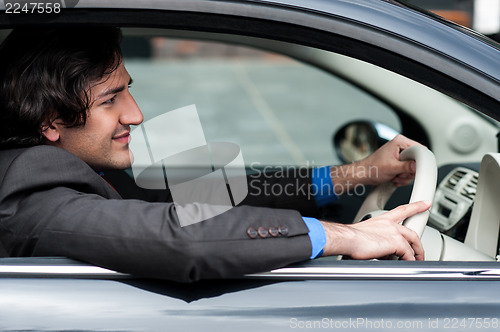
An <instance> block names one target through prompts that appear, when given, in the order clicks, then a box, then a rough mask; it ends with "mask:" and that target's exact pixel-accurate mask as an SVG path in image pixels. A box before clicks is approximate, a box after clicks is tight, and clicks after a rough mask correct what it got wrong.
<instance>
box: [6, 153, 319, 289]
mask: <svg viewBox="0 0 500 332" xmlns="http://www.w3.org/2000/svg"><path fill="white" fill-rule="evenodd" d="M45 148H48V147H45ZM29 150H31V151H29V152H25V153H23V154H21V155H20V156H18V157H17V158H16V159H15V160H14V161H13V162H12V163H11V165H10V166H9V167H8V170H7V172H6V173H5V176H4V179H3V182H2V185H1V187H0V203H1V208H0V227H1V228H2V237H1V241H2V243H3V244H4V247H5V248H6V249H7V251H8V252H9V254H10V255H11V256H65V257H69V258H73V259H77V260H81V261H85V262H88V263H91V264H95V265H98V266H102V267H105V268H109V269H113V270H117V271H120V272H125V273H131V274H135V275H138V276H144V277H151V278H161V279H169V280H174V281H181V282H192V281H196V280H200V279H207V278H208V279H211V278H227V277H232V276H238V275H242V274H245V273H252V272H260V271H265V270H269V269H273V268H277V267H281V266H284V265H287V264H290V263H293V262H297V261H301V260H306V259H308V257H309V255H310V253H311V244H310V240H309V236H308V234H307V233H308V229H307V227H306V225H305V224H304V222H303V221H302V218H301V216H300V214H299V213H298V212H296V211H292V210H280V209H269V208H257V207H249V206H242V207H236V208H233V209H231V210H229V211H227V212H225V213H223V214H221V215H218V216H216V217H213V218H211V219H209V220H205V221H203V222H200V223H197V224H193V225H190V226H185V227H181V226H180V225H179V222H178V220H177V216H176V212H175V207H174V205H173V204H172V203H149V202H144V201H140V200H124V199H121V198H120V197H119V195H118V194H116V193H114V192H113V189H111V187H110V186H109V185H108V184H107V183H106V182H105V181H104V180H103V179H101V178H100V177H99V176H98V175H96V174H95V173H94V172H93V171H92V170H91V169H90V168H89V167H88V166H87V165H86V164H84V163H83V162H82V161H81V160H79V159H78V158H76V157H74V156H72V155H70V154H69V153H67V152H65V151H63V150H59V149H56V148H50V149H48V150H47V149H38V150H37V149H29ZM57 150H59V151H57ZM39 174H43V176H39ZM276 229H278V230H279V232H278V233H276V232H274V230H276ZM253 230H256V231H257V234H256V233H255V232H253ZM270 230H273V232H270ZM271 234H273V235H274V236H273V235H271Z"/></svg>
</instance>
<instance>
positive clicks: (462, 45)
mask: <svg viewBox="0 0 500 332" xmlns="http://www.w3.org/2000/svg"><path fill="white" fill-rule="evenodd" d="M8 3H16V2H9V1H5V4H4V5H3V7H2V4H0V9H2V12H1V13H0V29H1V32H0V33H1V34H2V35H3V36H4V35H6V34H7V33H8V30H9V29H11V28H14V27H17V26H26V25H29V26H38V25H40V26H59V27H61V26H63V27H64V26H71V25H81V26H92V25H111V26H120V27H123V32H124V36H125V39H124V43H129V44H128V45H125V44H124V54H125V63H126V66H127V68H128V70H129V72H130V73H131V75H132V76H133V77H134V80H135V82H136V83H135V85H136V86H137V88H136V87H134V89H136V90H137V91H136V90H133V94H134V96H135V98H136V100H137V101H138V103H139V104H140V105H141V107H142V109H143V111H144V113H145V119H146V121H150V120H154V118H155V117H156V116H158V115H161V114H162V113H163V112H165V111H169V110H174V109H177V108H179V107H183V106H186V105H190V104H193V103H194V104H196V106H197V108H198V111H199V116H200V121H201V124H202V126H203V129H204V131H205V136H206V138H207V140H210V141H230V142H235V143H237V144H238V145H239V146H240V147H241V151H242V152H243V154H244V158H245V164H246V166H247V167H249V168H250V169H252V170H255V171H258V170H260V169H262V167H264V168H265V167H267V166H272V167H282V166H287V165H293V166H307V167H310V166H317V165H325V164H329V163H338V162H340V161H339V160H338V159H336V158H337V155H336V154H335V152H334V149H333V147H332V144H331V139H332V135H333V134H335V133H336V132H338V131H339V130H340V129H341V128H342V127H343V126H344V125H346V124H349V123H352V122H353V121H356V120H363V121H369V122H370V123H375V122H380V123H384V124H385V125H388V126H390V127H392V128H393V129H395V130H397V131H399V132H401V133H403V134H405V135H406V136H408V137H410V138H413V139H415V140H418V141H420V142H422V143H424V144H425V145H427V146H428V147H429V148H430V149H431V150H432V151H433V152H434V154H435V156H436V161H437V166H438V167H439V174H438V181H439V183H441V182H442V181H443V179H448V178H447V176H448V175H449V174H450V172H451V171H452V170H454V169H455V167H456V166H461V167H464V168H466V169H468V170H476V171H479V168H480V167H479V164H480V162H481V159H482V158H483V156H484V155H485V154H487V153H495V152H496V151H497V145H498V143H497V138H496V134H497V133H498V130H499V122H498V121H500V111H499V109H500V108H499V106H500V46H499V45H498V44H496V43H494V42H493V41H490V40H488V39H487V38H485V37H483V36H481V35H479V34H477V33H474V32H473V31H470V30H468V29H466V28H463V27H460V26H458V25H455V24H453V23H451V22H448V21H444V20H441V19H439V18H437V17H435V16H430V15H427V14H425V13H424V12H420V11H416V10H414V9H412V8H409V7H407V6H405V5H404V4H403V3H400V2H397V1H380V0H365V1H355V0H310V1H300V0H264V1H256V0H255V1H252V0H239V1H222V0H220V1H217V0H163V1H161V0H151V1H131V0H130V1H119V2H117V1H90V0H88V1H85V0H80V1H76V2H75V3H73V4H72V5H71V6H70V5H69V2H68V1H66V2H61V4H62V5H63V6H62V7H60V9H61V10H60V12H59V13H57V14H54V13H47V12H45V13H38V14H36V13H33V14H32V13H31V12H29V13H26V12H22V8H23V7H22V6H21V7H20V8H21V9H20V11H19V13H16V12H15V8H14V7H12V5H11V6H8V5H7V4H8ZM47 3H48V2H47ZM53 3H55V2H51V4H50V5H49V7H50V6H52V4H53ZM57 3H59V2H57ZM70 7H71V8H70ZM9 8H10V10H9ZM45 8H46V7H45ZM30 10H31V9H30ZM7 11H9V12H7ZM145 40H146V41H147V43H146V44H144V41H145ZM212 42H217V43H219V48H217V50H216V51H213V50H212V48H210V47H211V46H210V47H209V46H206V45H207V44H204V43H208V44H210V43H212ZM144 45H146V46H144ZM151 45H153V46H151ZM166 45H167V46H168V45H173V46H172V47H173V48H174V51H172V52H173V53H174V55H170V56H166V58H168V59H167V60H168V62H165V63H164V62H161V61H160V60H161V59H160V60H158V59H159V58H158V57H160V58H161V53H162V52H167V53H168V50H169V48H168V47H167V46H166ZM210 45H212V44H210ZM220 45H222V50H221V47H220ZM234 45H237V47H241V46H243V47H245V49H244V50H243V51H241V50H240V51H237V52H236V51H234V52H236V53H234V52H233V51H231V52H233V53H231V52H229V53H230V56H229V55H227V54H228V53H227V50H226V51H224V49H225V48H227V47H229V46H231V47H233V46H234ZM149 47H152V48H149ZM247 48H250V49H251V51H248V49H247ZM193 49H195V52H194V53H196V52H197V51H196V50H199V49H203V50H204V51H203V52H204V53H203V52H201V51H200V54H202V55H203V56H199V55H196V56H194V58H193V56H192V54H193V51H192V50H193ZM138 50H140V51H141V52H138ZM142 51H144V52H142ZM254 51H255V52H258V54H254V53H252V52H254ZM127 52H130V53H127ZM211 52H216V53H215V54H216V56H215V60H214V58H210V56H211V55H210V54H212V55H213V53H211ZM224 52H226V53H224ZM238 52H241V53H238ZM259 52H260V53H259ZM262 52H263V53H262ZM221 53H224V55H223V56H221V55H220V54H221ZM127 54H130V56H128V55H127ZM152 54H153V55H152ZM158 54H160V55H158ZM207 57H208V60H207ZM242 58H243V61H242V60H241V59H242ZM186 59H187V60H186ZM221 59H222V60H221ZM182 60H186V61H182ZM141 87H142V88H141ZM242 91H243V93H242ZM256 114H257V115H258V116H257V115H256ZM256 119H258V120H256ZM492 155H493V156H495V155H494V154H492ZM492 167H493V166H492ZM483 173H485V172H483ZM485 174H486V175H484V176H483V178H484V180H482V181H483V182H491V183H495V181H497V180H498V179H497V176H496V174H497V172H496V168H494V167H493V168H492V169H491V170H490V171H488V172H487V173H485ZM481 175H482V173H481V172H479V177H480V178H481ZM446 181H448V180H446ZM483 187H484V186H483ZM409 191H410V189H408V188H405V189H401V190H399V191H397V192H396V194H395V195H394V197H393V199H392V200H391V201H390V202H389V205H399V204H402V203H405V202H407V200H408V199H409V197H410V195H409ZM478 196H479V195H478ZM364 197H365V192H363V193H360V194H359V195H349V196H348V197H347V199H341V200H340V201H339V202H337V203H336V204H334V205H333V206H329V208H328V209H327V210H326V211H325V213H326V214H327V215H328V216H329V217H330V218H331V219H334V220H340V221H343V222H351V221H352V219H353V217H354V213H355V212H356V210H357V209H358V208H359V204H360V202H361V201H362V199H363V198H364ZM472 197H473V198H474V195H473V196H472ZM481 197H482V199H484V200H485V201H486V200H487V199H490V200H493V203H491V204H489V206H491V205H492V204H493V205H495V204H494V201H495V199H498V197H499V196H496V195H495V193H494V192H493V194H490V195H488V193H486V194H484V195H483V196H481ZM477 200H479V197H478V198H477ZM475 203H476V204H475V205H478V206H479V205H480V204H477V203H478V201H476V202H475ZM436 205H438V204H437V202H435V206H436ZM468 208H469V209H470V206H468ZM450 209H453V208H450ZM440 211H441V212H440ZM440 211H435V212H434V213H438V214H439V213H441V214H443V213H444V214H446V210H445V209H444V208H443V207H442V209H441V210H440ZM450 211H451V210H450ZM465 212H466V213H470V210H467V211H465ZM478 213H479V212H476V213H475V215H474V211H473V212H472V214H473V216H472V217H471V216H470V215H467V216H465V217H463V218H466V219H467V220H466V221H468V220H469V219H470V218H472V219H473V220H476V221H477V220H479V221H477V222H475V223H473V222H471V224H473V225H475V226H474V227H476V226H477V225H479V226H477V227H478V228H479V229H481V227H480V226H481V225H482V223H481V222H480V220H482V219H483V218H485V217H484V215H483V216H480V215H478ZM447 214H448V215H450V214H451V213H450V212H448V213H447ZM497 216H498V214H495V212H494V211H493V212H491V211H490V212H489V215H488V216H487V217H488V218H489V219H491V220H492V221H491V225H489V226H491V227H492V230H491V231H488V232H489V233H491V234H492V235H493V238H495V237H496V240H498V227H499V222H498V217H497ZM463 218H461V220H458V221H457V222H458V223H460V222H462V223H463V222H464V221H463ZM463 227H465V228H466V227H467V223H464V224H463V225H458V224H454V225H452V228H451V229H444V228H443V229H441V231H442V232H443V233H447V234H448V235H450V236H452V237H455V238H457V239H460V234H458V233H460V232H459V231H463ZM495 227H496V228H495ZM459 228H460V230H459ZM429 232H430V231H429ZM477 232H479V233H480V232H482V231H481V230H479V231H477ZM439 236H440V235H438V237H439ZM481 239H482V238H481V237H480V239H479V240H481ZM461 240H462V241H463V239H461ZM439 241H440V240H439ZM492 241H493V240H490V239H489V240H488V241H485V242H488V243H489V247H491V243H492ZM465 242H466V243H467V244H466V245H465V246H466V247H468V248H470V247H472V248H474V250H476V251H480V252H482V251H483V250H482V248H481V247H480V245H478V244H477V243H475V242H474V241H473V240H469V241H467V239H466V240H465ZM446 243H451V242H446ZM453 243H454V242H453ZM431 246H432V245H431ZM494 246H495V248H493V253H491V250H490V251H489V252H488V253H487V254H488V255H489V256H488V257H489V258H490V259H489V261H468V260H469V259H468V256H467V255H468V251H467V250H466V249H463V247H457V248H458V249H457V254H456V255H454V257H453V258H454V259H453V261H452V260H446V259H445V261H424V262H400V261H353V260H338V259H337V258H336V257H331V258H321V259H317V260H312V261H308V262H304V263H300V264H297V265H294V266H290V267H285V268H282V269H277V270H273V271H263V272H261V273H256V274H252V275H246V276H242V277H241V278H235V279H231V280H207V281H201V282H197V283H194V284H179V283H174V282H169V281H161V280H148V279H143V278H138V277H135V276H132V275H125V274H122V273H119V272H115V271H110V270H106V269H104V268H101V267H95V266H91V265H88V264H85V263H81V262H75V261H72V260H68V259H66V258H56V257H47V258H43V257H37V258H1V259H0V294H1V295H0V308H1V310H0V329H2V330H8V331H14V330H44V331H52V330H54V331H55V330H57V331H59V330H79V331H98V330H112V331H117V330H120V331H125V330H126V331H129V330H130V331H136V330H137V331H138V330H157V331H164V330H182V331H185V330H187V331H192V330H201V329H203V330H219V331H225V330H227V331H233V330H236V329H237V330H241V331H243V330H263V331H281V330H290V329H309V328H332V329H333V328H339V329H361V330H373V329H395V330H398V329H399V330H404V329H414V330H429V331H430V330H446V329H451V328H453V329H458V330H462V331H468V330H474V329H481V328H486V329H498V327H499V324H500V322H499V319H500V315H499V314H498V312H500V310H499V309H500V299H499V298H498V296H496V294H497V291H499V290H500V269H499V267H498V263H497V262H496V259H495V258H496V254H497V249H498V248H497V243H495V244H494ZM427 249H429V250H428V251H429V252H430V251H432V249H433V248H426V250H427ZM490 249H491V248H490ZM462 255H463V256H462ZM438 256H439V254H438ZM457 256H458V258H457ZM460 257H463V259H460ZM438 260H439V257H438ZM462 260H463V261H462Z"/></svg>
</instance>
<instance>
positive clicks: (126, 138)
mask: <svg viewBox="0 0 500 332" xmlns="http://www.w3.org/2000/svg"><path fill="white" fill-rule="evenodd" d="M130 140H131V136H130V134H129V133H128V132H127V133H125V134H122V135H119V136H116V137H113V141H116V142H120V143H125V144H127V143H130Z"/></svg>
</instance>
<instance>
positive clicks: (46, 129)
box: [41, 121, 60, 142]
mask: <svg viewBox="0 0 500 332" xmlns="http://www.w3.org/2000/svg"><path fill="white" fill-rule="evenodd" d="M58 128H59V126H58V125H57V124H55V123H54V122H53V121H52V122H44V123H43V124H42V127H41V133H42V135H43V137H45V139H47V140H48V141H49V142H57V141H58V140H59V138H60V134H59V130H58Z"/></svg>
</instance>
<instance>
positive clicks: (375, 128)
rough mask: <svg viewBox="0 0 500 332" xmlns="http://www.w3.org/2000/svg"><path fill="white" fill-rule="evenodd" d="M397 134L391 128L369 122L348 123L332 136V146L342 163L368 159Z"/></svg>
mask: <svg viewBox="0 0 500 332" xmlns="http://www.w3.org/2000/svg"><path fill="white" fill-rule="evenodd" d="M397 135H399V133H398V132H397V131H396V130H394V129H392V128H391V127H389V126H387V125H385V124H382V123H378V122H369V121H355V122H350V123H348V124H346V125H345V126H343V127H342V128H340V129H339V131H338V132H337V133H336V134H335V135H334V136H333V146H334V147H335V151H336V153H337V156H338V157H339V159H340V160H341V161H342V162H343V163H352V162H354V161H358V160H361V159H364V158H366V157H368V156H369V155H370V154H372V153H373V152H374V151H375V150H377V149H378V148H379V147H381V146H382V145H384V144H385V143H386V142H388V141H390V140H391V139H393V138H394V137H396V136H397Z"/></svg>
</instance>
